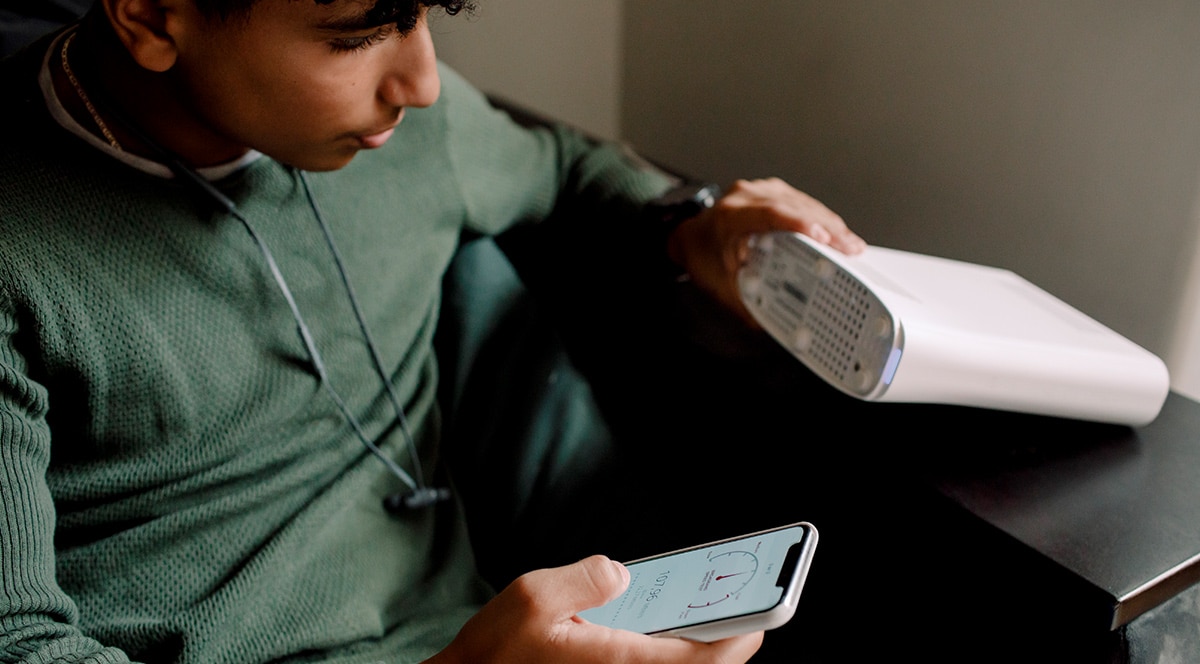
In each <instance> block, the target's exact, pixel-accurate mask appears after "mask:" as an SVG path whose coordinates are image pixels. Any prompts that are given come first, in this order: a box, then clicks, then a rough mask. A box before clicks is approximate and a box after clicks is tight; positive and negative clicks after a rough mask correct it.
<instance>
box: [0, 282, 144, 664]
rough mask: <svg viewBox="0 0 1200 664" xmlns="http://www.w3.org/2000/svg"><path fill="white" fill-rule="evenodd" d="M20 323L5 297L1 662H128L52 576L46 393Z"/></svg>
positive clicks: (1, 325)
mask: <svg viewBox="0 0 1200 664" xmlns="http://www.w3.org/2000/svg"><path fill="white" fill-rule="evenodd" d="M17 327H18V325H17V322H16V317H15V316H14V315H13V312H12V311H11V307H10V306H8V304H7V303H5V302H4V301H3V300H2V299H0V661H3V662H38V663H45V662H60V661H61V662H89V663H97V664H99V663H104V664H115V663H118V662H128V661H129V659H128V657H126V656H125V654H124V653H123V652H122V651H120V650H117V649H115V648H106V647H104V646H102V645H101V644H99V643H97V642H96V641H95V640H94V639H91V638H88V637H87V636H86V635H84V634H83V633H82V632H81V631H80V630H79V629H78V628H77V627H76V626H75V625H74V622H75V621H76V619H77V616H78V611H77V609H76V607H75V603H74V602H73V601H72V600H71V598H70V597H68V596H67V595H66V594H65V593H64V592H63V591H62V589H60V588H59V587H58V584H57V583H56V581H55V562H54V522H55V512H54V503H53V500H52V498H51V495H50V490H49V487H48V486H47V483H46V469H47V467H48V464H49V461H50V430H49V428H48V427H47V425H46V419H45V415H46V411H47V409H48V404H49V399H48V394H47V392H46V390H45V388H44V387H42V386H41V385H39V384H38V383H37V382H36V381H34V380H32V379H30V377H29V376H28V375H27V371H26V360H25V359H24V358H23V357H22V355H21V354H20V353H19V352H18V351H17V350H16V348H15V344H14V339H15V338H16V337H17V332H18V330H17Z"/></svg>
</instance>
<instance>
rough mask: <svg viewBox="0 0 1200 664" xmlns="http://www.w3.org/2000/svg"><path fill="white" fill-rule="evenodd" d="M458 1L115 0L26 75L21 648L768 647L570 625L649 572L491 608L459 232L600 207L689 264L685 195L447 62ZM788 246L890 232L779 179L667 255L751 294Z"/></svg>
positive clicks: (560, 580) (19, 135)
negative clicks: (461, 347)
mask: <svg viewBox="0 0 1200 664" xmlns="http://www.w3.org/2000/svg"><path fill="white" fill-rule="evenodd" d="M428 5H445V6H446V8H447V9H448V10H449V11H451V12H454V11H457V10H459V9H460V8H461V7H460V3H457V2H449V1H447V2H442V3H438V2H426V3H422V2H407V1H403V0H99V1H98V2H97V4H96V6H95V8H94V9H93V11H92V12H91V13H90V14H89V15H88V16H87V17H86V18H85V19H84V20H83V21H82V22H81V23H80V24H79V25H75V26H70V27H69V28H68V29H66V30H64V31H61V32H58V33H56V34H54V35H49V36H47V37H46V38H44V39H42V40H40V41H38V42H37V43H35V44H33V45H32V46H31V47H29V48H28V49H26V50H24V51H22V52H21V53H19V54H18V55H17V56H16V57H14V58H10V59H9V60H6V61H5V62H4V63H3V65H2V66H0V85H3V89H4V90H5V91H6V99H8V100H9V101H7V102H6V104H5V106H6V110H5V111H4V113H5V117H6V119H7V120H9V121H8V122H6V123H4V126H5V127H6V128H7V129H8V131H9V132H10V133H9V135H8V137H7V138H6V140H5V142H4V148H3V150H2V152H0V461H2V463H0V502H2V503H3V506H2V507H3V514H4V519H3V520H2V521H0V547H2V548H0V565H2V567H0V573H2V575H3V592H2V593H0V657H2V658H3V660H4V661H41V662H45V661H58V660H61V661H74V662H82V661H93V662H121V661H130V660H132V661H146V662H166V661H188V662H205V663H209V662H266V661H338V662H376V661H388V662H417V661H425V660H428V661H432V662H443V663H458V662H522V663H531V662H693V663H694V662H741V661H746V660H747V659H748V658H749V657H750V656H751V655H752V654H753V653H754V652H755V651H756V649H757V648H758V646H759V644H760V642H761V639H762V634H754V635H749V636H744V637H737V638H732V639H728V640H726V641H722V642H718V643H713V644H701V643H694V642H689V641H684V640H676V639H655V638H650V637H646V636H642V635H638V634H633V633H628V632H620V631H616V630H611V629H607V628H604V627H600V626H597V625H591V624H588V623H586V622H585V621H582V620H580V619H578V618H576V617H575V615H576V613H578V612H579V611H581V610H583V609H585V608H588V607H593V606H598V605H600V604H603V603H604V602H605V601H607V600H609V599H612V598H614V597H616V596H617V595H618V594H619V593H620V592H621V591H622V590H623V588H624V586H625V584H626V583H627V582H628V573H627V572H626V571H625V570H624V568H623V567H622V566H620V565H619V564H616V563H614V562H613V561H611V560H608V559H607V558H604V557H602V556H592V557H589V558H586V559H584V560H581V561H579V562H577V563H575V564H572V565H567V566H565V567H559V568H554V569H543V570H537V571H534V572H530V573H528V574H525V575H523V576H521V577H520V578H519V579H518V580H517V581H515V582H514V583H513V584H512V585H510V586H509V587H507V588H506V589H504V590H502V591H501V592H499V593H498V594H496V595H495V596H494V597H493V596H492V593H491V591H490V590H489V589H488V588H487V587H485V585H484V584H482V583H481V582H480V581H479V577H478V575H477V574H476V573H475V570H474V568H473V563H472V558H471V554H470V550H469V547H468V543H467V539H466V535H465V530H464V524H463V520H462V515H461V513H460V510H459V509H458V507H457V506H456V503H455V502H454V501H453V500H445V494H446V492H445V491H444V489H442V488H441V487H442V486H443V485H442V484H441V482H442V481H443V479H444V478H443V476H442V471H441V469H440V467H439V465H438V464H437V462H436V452H437V444H438V440H439V437H440V421H439V417H438V411H437V407H436V405H435V391H436V388H437V385H436V381H437V379H436V376H437V365H436V359H435V357H434V355H433V351H432V335H433V331H434V328H435V326H436V323H437V320H436V314H437V311H438V304H439V292H440V291H439V287H440V280H441V277H442V275H443V273H444V272H445V269H446V266H447V265H448V263H449V261H450V259H451V257H452V255H453V253H454V251H455V249H456V247H457V246H458V243H459V238H460V236H462V235H464V234H495V233H498V232H500V231H503V230H505V229H508V228H511V227H515V226H521V225H536V224H542V225H546V226H548V227H553V226H554V225H563V226H570V225H571V224H572V223H576V222H578V223H584V222H583V221H578V216H577V215H574V214H562V213H561V212H562V211H563V210H573V211H581V210H586V211H587V214H586V215H585V216H587V217H588V218H589V219H590V220H591V222H589V223H593V224H594V225H593V226H591V227H589V232H596V233H597V237H598V238H599V241H598V242H597V246H604V247H605V248H606V249H613V248H614V247H615V248H616V249H615V250H616V251H618V252H619V251H623V250H624V251H627V252H628V256H626V258H629V259H630V261H634V262H636V259H637V258H639V257H645V256H647V255H655V254H656V253H662V254H665V253H667V251H666V250H667V248H666V247H663V246H661V245H662V244H666V243H665V242H663V235H662V233H663V232H664V231H662V230H660V229H658V228H651V227H648V225H646V224H644V223H642V221H643V220H644V216H643V215H641V214H639V212H640V211H641V210H642V208H643V207H644V206H645V205H646V204H647V203H648V202H649V201H651V200H652V199H654V198H655V197H657V196H659V195H660V194H662V193H663V192H664V191H665V190H666V189H667V188H668V186H669V185H670V181H669V179H668V178H666V177H665V176H663V175H662V174H661V173H658V172H656V171H654V170H653V169H649V168H647V167H645V166H644V165H642V164H640V163H638V162H636V161H634V160H631V159H630V158H629V157H628V156H627V155H626V154H625V153H624V152H623V151H622V150H620V149H617V148H616V147H614V146H596V145H593V144H591V143H589V142H588V141H586V140H584V139H583V138H582V137H580V136H577V135H575V134H573V133H571V132H569V131H566V130H561V129H559V130H553V131H549V130H539V131H530V130H526V129H522V128H520V127H518V126H517V125H515V124H513V123H512V122H511V121H509V120H508V118H507V117H506V116H504V115H503V114H501V113H499V112H496V111H494V110H493V109H491V108H490V107H489V106H488V105H487V103H486V100H484V99H483V97H482V96H481V95H479V94H478V93H477V92H476V91H474V90H472V89H471V88H470V87H469V86H468V85H467V84H465V83H464V82H463V81H462V80H461V79H459V78H458V77H457V76H456V75H455V74H454V73H453V72H451V71H449V70H447V69H445V68H443V67H441V66H440V65H439V64H438V62H437V61H436V58H435V54H434V50H433V46H432V42H431V38H430V32H429V27H428V23H427V20H428V13H429V11H430V7H429V6H428ZM768 229H791V230H797V231H800V232H805V233H808V234H810V235H812V236H814V237H816V238H818V239H820V240H823V241H827V242H829V243H830V244H832V245H833V246H835V247H837V248H839V249H842V250H844V251H847V252H855V251H858V250H859V249H861V247H862V241H861V240H860V239H859V238H858V237H857V236H855V235H854V234H853V233H852V232H850V231H849V230H848V229H847V228H846V226H845V224H844V223H843V222H842V220H841V219H840V218H839V217H838V216H837V215H835V214H833V213H832V212H830V211H829V210H828V209H826V208H825V207H824V206H822V205H821V204H820V203H818V202H817V201H815V200H813V199H811V198H810V197H808V196H806V195H804V194H802V193H801V192H799V191H796V190H795V189H793V188H791V187H790V186H788V185H786V184H784V183H782V182H780V181H777V180H764V181H754V182H739V183H737V184H735V185H734V186H733V187H732V188H731V189H730V191H729V192H727V193H726V194H725V196H723V197H722V198H721V199H720V200H719V201H718V202H717V203H716V205H715V206H714V207H712V208H711V209H707V210H705V211H703V212H701V213H700V214H698V215H696V216H694V217H691V218H689V219H687V220H685V221H683V222H682V223H681V224H679V225H678V226H677V227H675V228H674V229H673V231H672V232H671V233H670V236H669V245H670V246H669V253H670V256H671V258H672V259H673V260H674V262H675V263H676V264H678V265H679V266H680V267H681V268H683V269H686V270H687V272H688V273H689V274H690V276H691V278H692V279H693V280H694V281H695V282H696V283H697V284H698V285H700V286H701V287H702V288H703V289H704V290H706V291H707V292H709V293H711V294H712V295H713V296H714V297H715V298H716V299H717V300H718V301H721V302H723V303H725V304H727V305H729V306H730V307H732V308H733V309H734V310H735V311H739V312H740V311H741V309H740V304H739V302H738V298H737V296H736V289H735V282H734V275H735V272H736V269H737V267H738V265H739V263H740V260H741V252H742V248H743V246H744V241H745V238H746V237H747V236H748V235H749V234H751V233H754V232H758V231H763V230H768ZM621 258H622V257H621V256H615V257H613V260H612V261H611V265H612V266H613V269H614V271H618V270H621V269H623V268H622V267H621V266H623V265H632V264H633V263H632V262H622V260H620V259H621ZM661 258H662V260H663V262H664V263H665V262H666V256H665V255H663V256H662V257H661ZM297 332H299V334H297ZM384 496H395V497H394V498H392V499H390V502H388V503H386V505H385V503H384V501H383V500H382V498H383V497H384Z"/></svg>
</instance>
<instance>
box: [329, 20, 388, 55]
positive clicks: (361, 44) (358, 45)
mask: <svg viewBox="0 0 1200 664" xmlns="http://www.w3.org/2000/svg"><path fill="white" fill-rule="evenodd" d="M395 32H396V26H394V25H387V26H383V27H381V28H379V29H378V30H376V31H375V32H372V33H371V34H369V35H363V36H360V37H338V38H336V39H331V40H329V47H330V48H331V49H333V51H334V52H336V53H352V52H355V51H365V50H367V49H368V48H371V47H372V46H374V45H376V44H378V43H380V42H383V41H385V40H386V39H387V38H388V37H391V36H392V35H393V34H395Z"/></svg>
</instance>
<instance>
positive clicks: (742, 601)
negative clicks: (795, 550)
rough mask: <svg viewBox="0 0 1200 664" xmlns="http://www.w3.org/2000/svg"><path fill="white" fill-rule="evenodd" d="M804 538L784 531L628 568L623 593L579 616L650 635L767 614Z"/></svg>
mask: <svg viewBox="0 0 1200 664" xmlns="http://www.w3.org/2000/svg"><path fill="white" fill-rule="evenodd" d="M803 538H804V530H803V529H802V528H799V527H796V528H787V529H784V530H780V531H777V532H772V533H764V534H762V535H755V536H753V537H748V538H744V539H738V540H734V541H731V542H725V543H723V544H718V545H716V546H712V547H706V548H701V549H697V550H694V551H687V552H684V553H680V554H674V555H670V556H663V557H660V558H655V559H652V560H646V561H643V562H639V563H634V564H630V565H629V566H628V567H629V573H630V580H629V587H628V588H627V589H626V590H625V592H624V594H622V595H621V596H620V597H618V598H616V599H614V600H613V601H611V602H609V603H608V604H605V605H604V606H601V607H598V608H594V609H588V610H586V611H582V612H580V614H579V617H581V618H583V619H584V620H587V621H589V622H593V623H597V624H600V625H608V626H610V627H617V628H620V629H628V630H632V631H635V632H642V633H647V634H648V633H651V632H657V631H662V630H664V629H671V628H675V627H681V626H686V625H695V624H698V623H704V622H709V621H711V620H717V619H720V618H728V617H730V616H736V615H742V614H746V613H754V612H757V611H763V610H765V609H769V608H771V607H772V606H775V605H776V604H777V603H779V600H780V598H781V597H782V596H783V588H782V587H781V586H777V585H775V583H776V581H777V580H778V578H779V569H780V567H781V566H782V565H783V561H784V558H785V557H786V556H787V551H788V548H789V547H791V545H793V544H795V543H796V542H799V541H800V540H802V539H803Z"/></svg>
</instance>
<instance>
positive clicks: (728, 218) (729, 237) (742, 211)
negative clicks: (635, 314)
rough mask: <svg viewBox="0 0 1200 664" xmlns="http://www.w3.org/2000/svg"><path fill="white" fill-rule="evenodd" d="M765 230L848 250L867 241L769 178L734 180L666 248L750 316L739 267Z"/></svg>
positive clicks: (805, 196)
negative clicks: (752, 238)
mask: <svg viewBox="0 0 1200 664" xmlns="http://www.w3.org/2000/svg"><path fill="white" fill-rule="evenodd" d="M767 231H795V232H800V233H804V234H805V235H807V236H809V237H811V238H813V239H814V240H816V241H818V242H822V243H824V244H828V245H829V246H831V247H833V248H834V249H837V250H839V251H841V252H843V253H845V254H857V253H859V252H861V251H862V250H863V249H864V248H865V247H866V246H867V245H866V242H864V241H863V239H862V238H860V237H859V236H858V235H856V234H855V233H854V232H853V231H851V230H850V229H849V228H848V227H847V226H846V222H845V221H843V220H842V218H841V217H840V216H838V215H837V214H836V213H834V212H833V211H832V210H830V209H829V208H827V207H825V206H824V205H823V204H822V203H821V202H820V201H818V200H816V199H815V198H813V197H811V196H809V195H808V194H805V193H804V192H802V191H799V190H798V189H795V188H794V187H792V186H791V185H789V184H788V183H786V182H784V181H783V180H780V179H778V178H769V179H766V180H738V181H737V182H735V183H734V185H733V187H732V188H730V190H729V191H728V192H727V193H726V194H725V195H724V196H722V197H721V199H720V200H718V201H717V203H716V205H714V206H713V207H712V208H710V209H708V210H705V211H704V212H702V213H700V214H698V215H696V216H695V217H693V218H691V219H688V220H687V221H685V222H683V223H682V224H680V225H679V227H678V228H676V229H675V232H674V233H673V234H672V235H671V238H670V240H669V243H668V247H667V251H668V253H669V254H670V256H671V259H672V260H674V261H675V262H676V263H678V264H679V265H680V266H682V267H683V268H684V269H685V270H687V272H688V274H689V275H691V277H692V280H693V281H694V282H696V284H697V285H699V286H700V287H701V288H703V289H704V290H706V291H708V292H709V293H711V294H712V295H713V296H714V297H716V298H717V300H718V301H720V302H721V303H723V304H724V305H725V306H727V307H729V308H730V309H731V310H732V311H734V312H737V313H739V314H740V315H741V316H742V317H743V318H745V319H746V320H747V321H750V314H749V313H748V312H747V311H746V308H745V306H744V305H743V304H742V299H741V296H740V294H739V293H738V287H737V272H738V268H740V267H741V266H742V264H743V263H745V261H746V258H747V255H748V253H747V252H748V247H747V244H748V242H749V239H750V236H751V235H754V234H756V233H765V232H767Z"/></svg>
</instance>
